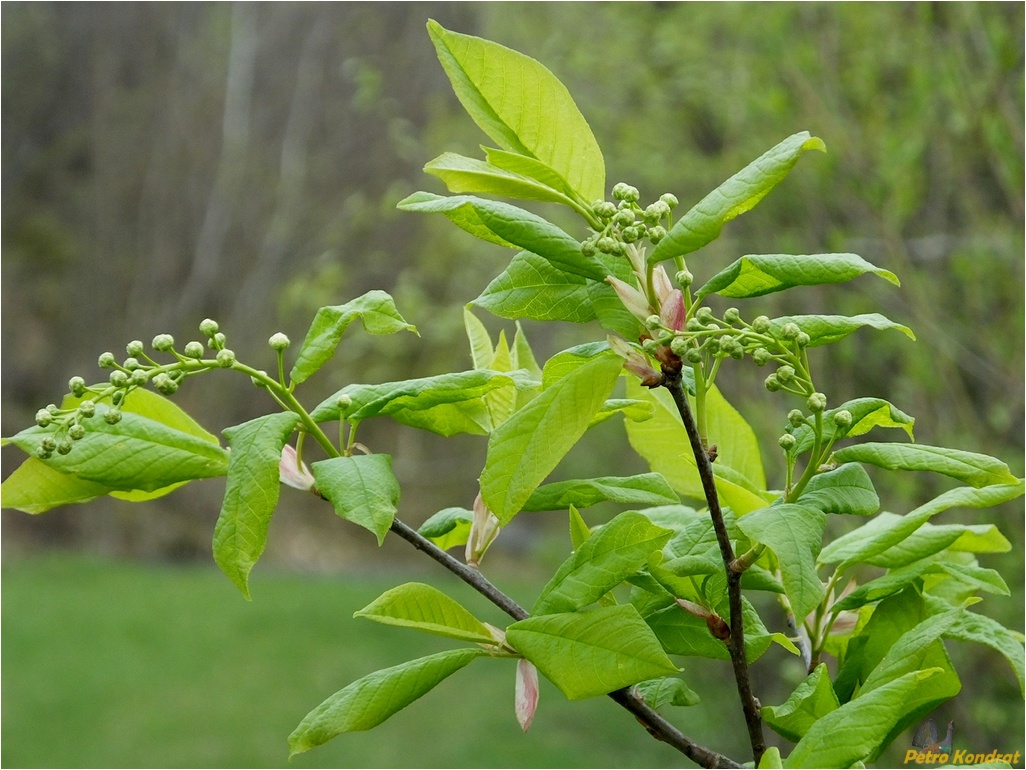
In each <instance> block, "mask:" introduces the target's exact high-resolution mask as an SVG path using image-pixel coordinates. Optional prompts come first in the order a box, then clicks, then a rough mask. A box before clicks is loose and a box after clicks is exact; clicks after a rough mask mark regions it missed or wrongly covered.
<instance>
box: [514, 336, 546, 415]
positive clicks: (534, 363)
mask: <svg viewBox="0 0 1026 770" xmlns="http://www.w3.org/2000/svg"><path fill="white" fill-rule="evenodd" d="M516 327H517V330H516V333H515V334H514V335H513V347H512V348H511V349H510V362H511V364H510V365H511V367H512V369H513V370H517V369H523V370H524V371H525V372H527V373H528V375H530V377H531V379H533V380H534V381H535V382H537V383H538V384H537V386H536V387H534V386H532V387H529V388H524V389H521V390H517V397H516V405H515V406H514V410H518V409H523V408H524V407H525V406H526V405H527V402H528V401H530V400H531V399H533V398H534V397H535V396H537V395H538V394H539V393H540V392H541V381H542V369H541V367H540V366H538V360H537V359H536V358H535V357H534V351H533V350H531V344H530V343H529V342H528V341H527V335H526V334H524V330H523V327H521V326H520V321H519V320H518V321H517V322H516Z"/></svg>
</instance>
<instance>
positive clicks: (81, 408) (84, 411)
mask: <svg viewBox="0 0 1026 770" xmlns="http://www.w3.org/2000/svg"><path fill="white" fill-rule="evenodd" d="M78 413H79V414H80V415H82V416H83V417H87V418H88V417H92V416H93V415H94V414H96V404H94V403H93V402H92V401H89V400H86V401H83V402H82V403H81V404H79V405H78Z"/></svg>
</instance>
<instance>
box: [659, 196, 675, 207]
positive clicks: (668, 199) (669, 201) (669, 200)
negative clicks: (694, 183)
mask: <svg viewBox="0 0 1026 770" xmlns="http://www.w3.org/2000/svg"><path fill="white" fill-rule="evenodd" d="M659 200H661V201H662V202H663V203H665V204H666V205H667V206H668V207H669V208H671V209H675V208H677V204H678V203H679V202H680V201H678V200H677V196H676V195H674V194H673V193H663V194H662V195H660V196H659Z"/></svg>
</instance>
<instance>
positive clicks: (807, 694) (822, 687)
mask: <svg viewBox="0 0 1026 770" xmlns="http://www.w3.org/2000/svg"><path fill="white" fill-rule="evenodd" d="M840 705H841V704H840V703H838V702H837V696H836V695H835V694H834V688H833V686H832V684H831V682H830V674H829V672H828V671H827V667H826V664H825V663H820V664H819V665H818V666H816V669H815V670H814V671H813V672H812V673H811V674H809V675H808V677H806V678H805V679H804V680H803V681H802V683H801V684H799V685H798V686H797V687H796V688H795V689H794V692H792V693H791V694H790V695H789V696H788V697H787V700H786V701H784V702H783V703H781V704H780V705H779V706H763V708H762V718H763V720H764V721H765V722H766V724H767V725H769V726H770V727H771V728H773V730H774V731H775V732H776V733H778V734H779V735H782V736H783V737H785V738H787V740H789V741H793V742H795V743H797V742H798V741H800V740H801V739H802V737H803V736H804V735H805V733H807V732H808V731H809V728H810V727H812V725H813V724H815V723H816V721H817V720H819V719H821V718H822V717H825V716H826V715H827V714H829V713H830V712H831V711H834V710H835V709H837V708H838V707H839V706H840Z"/></svg>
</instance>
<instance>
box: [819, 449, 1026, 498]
mask: <svg viewBox="0 0 1026 770" xmlns="http://www.w3.org/2000/svg"><path fill="white" fill-rule="evenodd" d="M834 458H835V459H836V460H837V461H838V462H842V463H843V462H858V463H869V464H870V465H876V466H879V467H880V468H886V469H887V470H889V471H933V472H934V473H941V474H944V475H945V476H950V477H951V478H953V479H958V480H959V481H961V482H964V483H966V484H970V485H971V486H974V487H976V488H980V487H986V486H989V485H992V484H1015V483H1016V482H1017V481H1018V479H1016V477H1015V476H1013V475H1012V472H1011V471H1010V470H1009V469H1008V466H1007V465H1006V464H1005V463H1003V462H1001V461H1000V460H998V459H996V458H994V457H990V456H988V455H984V454H979V453H977V452H966V451H964V450H961V449H948V448H947V447H937V446H927V445H925V444H882V443H876V442H870V443H867V444H855V445H854V446H849V447H845V448H844V449H839V450H838V451H837V452H835V453H834Z"/></svg>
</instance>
